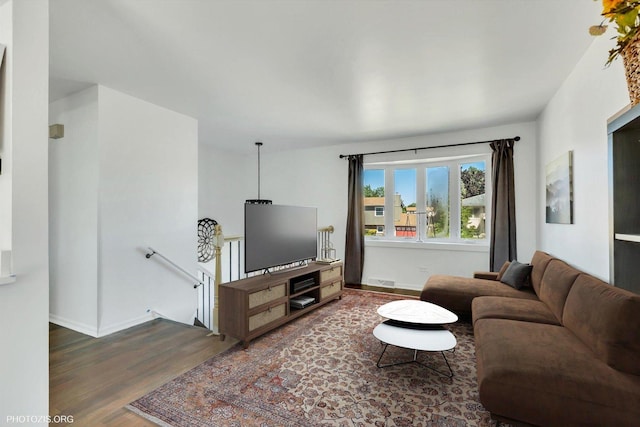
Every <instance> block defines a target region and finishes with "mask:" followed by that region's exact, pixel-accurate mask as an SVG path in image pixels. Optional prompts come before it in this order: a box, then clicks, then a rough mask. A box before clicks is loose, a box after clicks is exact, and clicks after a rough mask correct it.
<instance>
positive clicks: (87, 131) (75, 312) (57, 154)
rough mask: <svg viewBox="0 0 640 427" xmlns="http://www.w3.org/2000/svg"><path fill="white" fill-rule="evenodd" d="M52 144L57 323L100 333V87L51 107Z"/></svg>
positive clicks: (53, 310)
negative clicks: (55, 127) (59, 130)
mask: <svg viewBox="0 0 640 427" xmlns="http://www.w3.org/2000/svg"><path fill="white" fill-rule="evenodd" d="M49 117H50V119H49V123H50V124H54V123H62V124H65V136H64V138H61V139H51V140H49V159H50V162H49V212H50V216H49V236H50V243H49V248H50V254H49V258H50V263H51V264H50V272H49V277H50V285H49V292H50V294H49V313H50V317H51V319H52V320H53V321H54V322H56V323H58V324H62V325H65V326H68V327H72V328H73V329H74V330H76V331H79V332H82V333H85V334H88V335H92V336H97V335H98V251H97V248H98V172H99V168H98V149H99V141H98V87H97V86H93V87H90V88H88V89H86V90H84V91H82V92H80V93H77V94H75V95H73V96H69V97H67V98H64V99H61V100H59V101H56V102H53V103H51V105H50V106H49Z"/></svg>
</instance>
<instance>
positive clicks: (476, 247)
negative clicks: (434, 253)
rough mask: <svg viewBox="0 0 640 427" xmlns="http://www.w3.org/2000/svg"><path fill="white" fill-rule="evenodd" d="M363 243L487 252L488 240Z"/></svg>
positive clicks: (379, 241)
mask: <svg viewBox="0 0 640 427" xmlns="http://www.w3.org/2000/svg"><path fill="white" fill-rule="evenodd" d="M364 245H365V247H366V246H370V247H378V248H399V249H427V250H438V251H460V252H489V242H487V241H483V242H474V241H458V242H452V241H422V242H417V241H415V240H382V239H371V238H369V239H365V241H364Z"/></svg>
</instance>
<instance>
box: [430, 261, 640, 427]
mask: <svg viewBox="0 0 640 427" xmlns="http://www.w3.org/2000/svg"><path fill="white" fill-rule="evenodd" d="M531 265H532V266H533V269H532V271H531V276H530V285H531V287H530V288H528V289H523V290H516V289H514V288H512V287H510V286H508V285H505V284H503V283H501V282H499V281H497V280H491V279H487V278H462V277H453V276H444V275H439V276H432V277H431V278H429V280H428V281H427V283H426V284H425V286H424V289H423V291H422V295H421V299H422V300H425V301H430V302H434V303H436V304H438V305H442V306H444V307H446V308H449V309H450V310H453V311H456V312H458V313H460V314H465V313H467V314H468V313H471V314H472V321H473V326H474V334H475V345H476V358H477V375H478V389H479V395H480V401H481V403H482V404H483V405H484V407H485V408H486V409H487V410H489V411H490V412H491V414H492V417H493V418H495V419H498V420H503V421H510V422H514V421H515V422H517V423H518V424H530V425H538V426H637V425H640V295H637V294H634V293H631V292H628V291H625V290H624V289H620V288H615V287H613V286H611V285H608V284H607V283H605V282H603V281H601V280H599V279H597V278H595V277H593V276H590V275H588V274H586V273H583V272H581V271H579V270H577V269H575V268H573V267H571V266H569V265H568V264H566V263H565V262H564V261H561V260H559V259H557V258H554V257H552V256H551V255H549V254H546V253H544V252H540V251H538V252H536V253H535V255H534V256H533V259H532V260H531ZM479 276H480V277H493V278H494V279H495V275H491V274H489V275H487V274H483V275H479Z"/></svg>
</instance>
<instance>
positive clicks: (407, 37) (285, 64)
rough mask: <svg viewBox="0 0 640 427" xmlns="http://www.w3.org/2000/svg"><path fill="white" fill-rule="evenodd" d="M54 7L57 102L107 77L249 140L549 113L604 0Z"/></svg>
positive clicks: (206, 126) (208, 138) (403, 131)
mask: <svg viewBox="0 0 640 427" xmlns="http://www.w3.org/2000/svg"><path fill="white" fill-rule="evenodd" d="M50 13H51V18H50V19H51V24H50V25H51V27H50V30H51V38H50V43H51V49H50V76H51V84H50V98H51V100H56V99H59V98H61V97H64V96H66V95H68V94H70V93H73V92H75V91H78V90H80V89H83V88H85V87H87V86H89V85H91V84H95V83H99V84H102V85H105V86H108V87H110V88H113V89H116V90H119V91H121V92H124V93H127V94H130V95H132V96H135V97H138V98H142V99H144V100H147V101H149V102H152V103H154V104H157V105H161V106H164V107H166V108H169V109H171V110H175V111H178V112H181V113H184V114H186V115H189V116H192V117H194V118H196V119H198V121H199V133H200V140H201V141H203V142H205V143H209V144H212V145H215V146H217V147H220V148H223V149H230V150H240V151H245V150H247V151H248V150H251V151H253V150H254V149H255V147H254V142H255V141H263V142H264V143H265V148H269V149H270V150H274V149H275V150H277V149H288V148H292V147H306V146H318V145H330V144H338V143H343V142H357V141H369V140H373V139H386V138H393V137H399V136H410V135H419V134H430V133H438V132H446V131H451V130H457V129H469V128H477V127H484V126H492V125H500V124H506V123H513V122H518V121H523V120H533V119H535V118H536V117H537V116H538V114H539V113H540V112H541V110H542V108H543V107H544V105H545V104H546V103H547V102H548V100H549V99H550V98H551V96H553V94H554V93H555V91H556V90H557V89H558V88H559V86H560V85H561V83H562V81H563V80H564V79H565V78H566V77H567V76H568V74H569V73H570V72H571V70H572V69H573V67H574V66H575V64H576V63H577V61H578V60H579V59H580V57H581V56H582V54H583V53H584V51H585V50H586V48H587V47H588V45H589V44H590V43H591V41H592V39H591V37H590V36H589V35H588V32H587V29H588V27H589V26H590V25H592V24H596V23H599V22H600V17H599V13H600V5H599V2H594V1H589V0H446V1H445V0H437V1H432V0H423V1H409V0H405V1H399V0H396V1H355V0H343V1H304V0H296V1H287V0H278V1H276V0H263V1H260V0H254V1H251V0H249V1H238V0H235V1H215V0H51V2H50ZM605 60H606V58H603V64H604V61H605Z"/></svg>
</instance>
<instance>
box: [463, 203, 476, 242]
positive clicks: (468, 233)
mask: <svg viewBox="0 0 640 427" xmlns="http://www.w3.org/2000/svg"><path fill="white" fill-rule="evenodd" d="M472 213H473V209H472V208H471V207H470V206H463V207H462V210H461V211H460V225H461V227H460V237H462V238H463V239H477V238H478V237H479V235H480V230H478V229H476V227H474V226H473V225H471V226H467V224H468V223H469V218H471V214H472Z"/></svg>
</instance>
